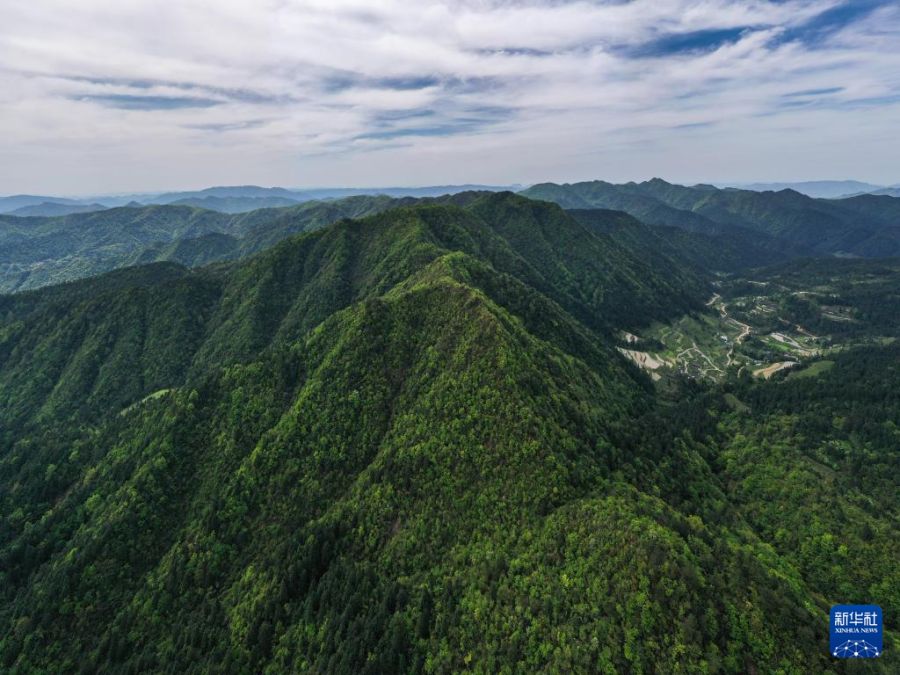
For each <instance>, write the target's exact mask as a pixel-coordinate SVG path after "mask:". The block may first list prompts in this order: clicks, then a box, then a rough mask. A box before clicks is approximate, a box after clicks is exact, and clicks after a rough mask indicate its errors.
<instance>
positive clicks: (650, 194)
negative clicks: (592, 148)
mask: <svg viewBox="0 0 900 675" xmlns="http://www.w3.org/2000/svg"><path fill="white" fill-rule="evenodd" d="M521 194H523V195H525V196H527V197H531V198H533V199H543V200H546V201H552V202H555V203H557V204H559V205H560V206H562V207H563V208H566V209H595V208H602V209H616V210H620V211H625V212H626V213H628V214H630V215H632V216H634V217H635V218H637V219H638V220H641V221H643V222H645V223H648V224H651V225H667V226H672V227H679V228H682V229H685V230H689V231H693V232H700V233H704V234H708V235H715V236H722V235H726V236H727V237H728V239H729V240H730V241H732V242H735V241H737V242H740V243H742V244H743V245H744V246H747V247H750V248H753V249H756V250H762V251H768V252H770V253H771V256H772V258H771V260H774V259H777V258H778V257H784V256H787V257H798V256H833V255H837V256H850V257H885V256H896V255H900V201H898V200H897V199H895V198H892V197H888V196H877V195H869V194H866V195H860V196H857V197H851V198H848V199H839V200H833V199H815V198H812V197H809V196H807V195H803V194H801V193H799V192H797V191H795V190H787V189H786V190H781V191H779V192H754V191H752V190H738V189H734V188H726V189H719V188H716V187H713V186H712V185H695V186H693V187H684V186H681V185H673V184H671V183H667V182H666V181H664V180H661V179H659V178H654V179H653V180H650V181H646V182H644V183H626V184H624V185H614V184H612V183H606V182H604V181H590V182H584V183H574V184H564V185H557V184H555V183H544V184H540V185H535V186H532V187H530V188H528V189H527V190H524V191H523V192H522V193H521Z"/></svg>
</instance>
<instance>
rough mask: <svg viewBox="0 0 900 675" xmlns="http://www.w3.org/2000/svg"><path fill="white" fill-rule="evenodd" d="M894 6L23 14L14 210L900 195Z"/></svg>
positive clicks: (508, 6)
mask: <svg viewBox="0 0 900 675" xmlns="http://www.w3.org/2000/svg"><path fill="white" fill-rule="evenodd" d="M898 120H900V3H898V2H895V1H891V2H888V1H886V0H852V1H847V0H779V1H774V0H743V1H740V2H739V1H735V0H632V1H630V2H629V1H621V0H619V1H608V2H600V1H594V2H588V1H568V2H567V1H565V0H533V1H521V2H515V1H508V0H506V1H504V0H497V1H491V0H454V1H451V0H444V1H439V0H415V1H414V0H406V1H399V0H257V1H255V2H244V1H238V0H218V1H216V2H212V1H210V0H181V1H179V2H175V1H170V0H121V1H120V2H116V3H110V2H107V1H100V0H80V1H79V2H77V3H74V2H69V1H68V0H42V1H41V2H34V0H4V2H3V3H2V5H0V125H2V126H0V128H2V129H3V134H2V135H0V156H3V157H4V159H5V160H6V161H4V162H2V163H0V194H11V193H15V192H44V193H47V192H52V193H59V194H79V193H97V192H111V191H132V190H157V189H179V188H197V187H204V186H207V185H212V184H243V183H256V184H263V185H285V186H296V187H301V186H323V185H353V186H365V185H387V184H395V185H400V184H405V185H421V184H446V183H463V182H484V183H492V184H502V183H530V182H537V181H543V180H559V181H562V180H584V179H592V178H602V179H605V180H611V181H624V180H640V179H645V178H649V177H652V176H663V177H665V178H667V179H670V180H673V181H677V182H688V183H690V182H699V181H706V182H751V181H784V180H813V179H827V178H857V179H861V180H867V181H870V182H875V183H882V184H892V183H897V182H900V162H898V161H897V157H898V156H900V142H898V140H897V138H898V133H897V128H896V127H897V122H898Z"/></svg>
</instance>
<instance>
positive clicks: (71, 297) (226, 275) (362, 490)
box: [0, 193, 900, 673]
mask: <svg viewBox="0 0 900 675" xmlns="http://www.w3.org/2000/svg"><path fill="white" fill-rule="evenodd" d="M174 208H181V207H174ZM367 208H370V207H367ZM141 211H143V210H141ZM184 214H185V215H184V217H183V219H182V220H181V221H180V222H181V224H180V225H179V226H178V227H179V228H181V229H182V230H183V231H190V232H196V233H197V235H198V237H199V236H202V237H214V238H215V241H210V242H208V246H209V247H215V246H218V247H220V248H221V249H222V250H224V251H230V252H231V253H229V255H231V254H233V253H234V251H233V249H231V248H229V247H230V246H232V245H233V244H232V243H229V242H230V241H231V240H230V239H227V238H226V237H236V235H235V234H234V232H233V231H229V232H220V233H214V230H213V229H211V228H210V229H205V228H208V227H210V224H209V219H210V218H212V216H210V215H208V212H202V211H201V212H197V211H196V210H192V209H185V210H184ZM151 215H152V211H151V212H150V213H148V214H147V217H148V218H149V216H151ZM328 217H331V215H329V216H328ZM149 220H150V223H148V224H147V227H150V226H151V225H152V218H149ZM141 222H142V221H138V222H136V223H135V228H136V229H138V230H139V231H140V228H141V227H144V226H143V225H141V224H140V223H141ZM232 222H234V221H232ZM289 222H291V223H294V222H296V220H295V219H289ZM256 226H257V227H259V228H260V229H259V230H253V228H252V227H250V226H249V224H247V223H244V224H242V225H240V226H237V225H236V226H235V227H240V228H241V229H240V230H239V231H241V232H244V234H243V236H242V237H241V238H240V239H239V241H240V242H241V245H243V242H244V240H246V239H247V237H249V236H250V233H251V232H255V235H254V236H255V237H256V238H255V239H253V241H256V242H257V244H256V245H258V246H264V245H266V244H265V243H263V242H267V241H269V240H267V237H269V236H273V235H272V234H271V232H272V229H270V228H272V227H273V226H272V225H271V223H268V222H257V223H256ZM284 226H285V227H286V226H287V224H285V225H284ZM93 227H96V228H97V229H98V230H100V231H102V227H100V225H99V224H97V225H95V226H93ZM82 229H84V228H82ZM88 229H90V228H88ZM275 229H276V230H277V229H278V228H277V227H276V228H275ZM267 233H268V234H267ZM174 239H175V238H174V237H173V240H172V241H170V244H173V243H174V244H175V246H176V248H179V249H180V248H181V247H183V246H188V244H186V243H185V242H175V241H174ZM194 239H197V237H194ZM208 246H207V245H202V246H198V250H203V251H207V250H210V249H209V248H208ZM134 250H135V251H137V250H140V249H138V248H135V249H134ZM179 255H181V256H184V257H185V258H186V259H187V261H188V262H189V261H191V260H195V259H196V256H197V255H198V253H197V251H191V250H183V249H182V250H180V251H174V250H173V251H168V250H167V251H161V250H160V252H159V255H158V257H159V258H166V257H173V258H176V257H178V256H179ZM203 255H206V254H203ZM690 255H691V251H690V248H689V247H685V246H684V245H683V242H682V240H680V239H679V237H678V236H673V234H672V232H671V231H670V230H667V229H665V228H652V227H645V226H642V225H641V224H640V223H636V222H634V221H633V220H632V219H630V218H628V217H627V216H623V215H622V214H616V213H609V212H599V211H593V212H590V213H576V214H568V213H566V212H565V211H563V210H562V209H561V208H559V207H557V206H556V205H553V204H548V203H544V202H539V201H531V200H528V199H525V198H522V197H518V196H515V195H512V194H509V193H500V194H492V195H483V194H482V195H479V194H464V195H458V196H456V197H454V198H450V199H446V200H438V201H436V202H429V203H414V204H409V205H405V206H402V207H400V208H394V209H389V210H381V211H380V212H379V213H377V214H374V215H370V216H368V217H366V218H363V219H360V220H347V219H345V220H340V221H339V222H335V223H334V224H332V225H329V226H327V227H324V228H321V229H318V230H316V231H314V232H310V233H306V234H302V235H300V236H296V237H290V238H287V239H285V240H283V241H281V242H280V243H277V244H275V245H274V246H273V247H271V248H269V249H268V250H265V251H263V252H262V253H259V254H257V255H256V256H254V257H251V258H249V259H246V260H242V261H232V262H227V263H224V264H218V265H214V266H211V267H202V268H199V269H193V270H189V269H187V268H186V267H184V266H182V265H179V264H176V263H173V262H162V263H155V264H151V265H145V266H139V267H132V268H127V269H122V270H117V271H114V272H111V273H109V274H105V275H102V276H99V277H95V278H92V279H86V280H82V281H77V282H73V283H69V284H63V285H58V286H51V287H48V288H45V289H40V290H36V291H29V292H22V293H17V294H15V295H8V296H2V297H0V516H2V517H0V600H2V602H0V636H2V637H0V667H2V668H4V669H5V670H7V671H9V672H13V673H30V672H53V673H67V672H90V673H94V672H126V673H132V672H133V673H144V672H234V673H244V672H265V673H281V672H335V673H366V672H368V673H389V672H430V673H449V672H464V671H472V672H626V671H627V672H645V673H649V672H734V673H746V672H776V671H781V672H828V671H834V672H842V671H843V670H844V665H843V664H841V663H838V662H835V661H833V660H831V659H830V658H829V656H828V654H827V610H828V607H829V605H830V604H833V603H834V602H837V601H860V602H862V601H866V602H879V603H880V604H881V605H882V606H883V608H884V610H885V617H886V618H887V620H888V622H889V628H890V630H891V632H890V633H889V634H888V645H889V646H890V645H891V641H892V640H893V635H894V631H896V629H897V625H896V616H897V614H898V611H900V598H898V596H897V591H898V589H900V578H898V570H897V567H896V559H897V557H898V555H900V551H898V548H897V546H898V541H900V539H898V537H897V534H898V533H897V505H896V488H897V483H896V476H897V475H898V473H897V468H898V467H897V464H896V462H897V457H896V453H895V450H894V448H895V447H896V442H897V440H898V436H897V429H898V423H900V418H898V411H900V401H898V400H897V398H896V393H895V392H897V391H900V388H898V387H897V386H896V385H897V384H900V382H898V380H900V371H898V369H897V366H896V363H897V347H896V346H894V345H888V346H885V347H881V348H878V349H874V350H870V351H868V352H866V353H865V355H864V356H860V355H859V354H857V353H855V352H849V353H847V354H846V355H843V356H841V357H840V358H839V359H838V360H837V362H836V364H835V366H834V368H833V369H832V370H831V371H829V373H827V374H826V375H825V376H824V377H823V378H822V379H808V380H799V381H797V382H794V383H791V384H790V385H789V386H788V387H781V388H779V387H780V385H781V384H787V383H778V382H751V381H750V380H749V379H747V378H743V379H737V380H735V381H733V382H731V383H730V384H729V385H728V388H727V390H725V389H718V388H708V387H706V386H704V385H702V384H700V383H692V382H684V383H683V384H682V387H683V388H682V389H681V390H680V391H679V393H678V395H677V397H676V400H678V401H680V403H679V405H672V400H669V399H665V398H663V397H662V396H661V394H660V393H658V392H657V391H656V390H655V389H654V387H653V386H652V384H651V382H650V380H649V378H648V377H646V376H645V375H643V374H642V373H641V372H640V371H638V370H637V369H636V368H635V367H634V366H632V365H631V363H630V362H629V361H627V360H626V359H625V358H623V357H622V356H621V355H620V354H619V352H618V351H617V350H616V349H615V347H616V345H617V344H618V341H619V337H618V336H619V335H620V334H621V331H623V330H627V331H634V330H639V329H641V328H642V327H644V326H647V325H649V324H650V323H652V322H654V321H657V322H659V321H667V320H670V319H673V318H674V317H677V316H680V315H684V314H700V313H703V312H704V311H707V310H705V309H704V305H705V303H706V300H707V298H708V297H709V295H710V294H711V292H712V290H711V289H710V287H709V286H708V285H707V277H706V275H705V274H704V273H701V272H700V271H699V267H700V265H699V263H697V261H694V262H692V261H691V260H690ZM701 255H706V254H701ZM723 255H730V254H729V253H727V252H725V253H724V254H723ZM225 257H228V256H225ZM838 388H840V389H841V390H842V395H841V396H840V397H837V396H836V395H835V393H834V392H835V391H836V390H837V389H838ZM736 402H737V403H740V405H737V403H736ZM894 652H895V650H894V649H893V648H888V649H886V650H885V654H884V656H883V658H881V659H878V660H875V661H874V663H873V664H867V667H868V668H869V670H870V671H871V672H891V670H893V669H896V667H897V660H896V656H895V654H894ZM853 665H858V664H853ZM847 670H850V669H847ZM853 670H854V671H856V670H858V669H853Z"/></svg>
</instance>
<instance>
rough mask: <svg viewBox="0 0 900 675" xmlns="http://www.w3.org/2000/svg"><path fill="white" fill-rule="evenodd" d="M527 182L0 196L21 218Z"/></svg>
mask: <svg viewBox="0 0 900 675" xmlns="http://www.w3.org/2000/svg"><path fill="white" fill-rule="evenodd" d="M521 187H522V186H521V185H512V186H497V185H432V186H426V187H375V188H313V189H298V190H290V189H287V188H280V187H268V188H267V187H259V186H256V185H237V186H222V187H210V188H206V189H204V190H194V191H186V192H164V193H143V194H126V195H97V196H92V197H88V198H84V199H72V198H63V197H47V196H39V195H13V196H11V197H0V214H3V213H7V214H12V215H17V216H65V215H69V214H72V213H84V212H86V211H99V210H101V209H104V208H113V207H118V206H134V205H151V204H177V205H181V206H196V207H199V208H204V209H210V210H213V211H220V212H222V213H245V212H248V211H255V210H256V209H261V208H273V207H280V206H294V205H296V204H302V203H304V202H309V201H316V200H327V199H343V198H344V197H355V196H362V195H386V196H388V197H416V198H422V197H438V196H440V195H446V194H457V193H460V192H471V191H478V192H500V191H503V190H518V189H520V188H521Z"/></svg>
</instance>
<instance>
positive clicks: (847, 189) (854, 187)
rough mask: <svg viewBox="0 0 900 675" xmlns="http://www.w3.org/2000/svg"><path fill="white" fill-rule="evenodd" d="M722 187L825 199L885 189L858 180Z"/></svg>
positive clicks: (728, 185)
mask: <svg viewBox="0 0 900 675" xmlns="http://www.w3.org/2000/svg"><path fill="white" fill-rule="evenodd" d="M721 187H734V188H739V189H742V190H753V191H754V192H780V191H781V190H794V191H796V192H799V193H800V194H804V195H807V196H809V197H821V198H824V199H838V198H840V197H849V196H851V195H858V194H866V193H870V192H871V193H876V194H877V193H878V191H879V190H882V189H884V186H883V185H874V184H872V183H863V182H860V181H858V180H814V181H802V182H796V183H750V184H741V183H727V184H723V185H722V186H721Z"/></svg>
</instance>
